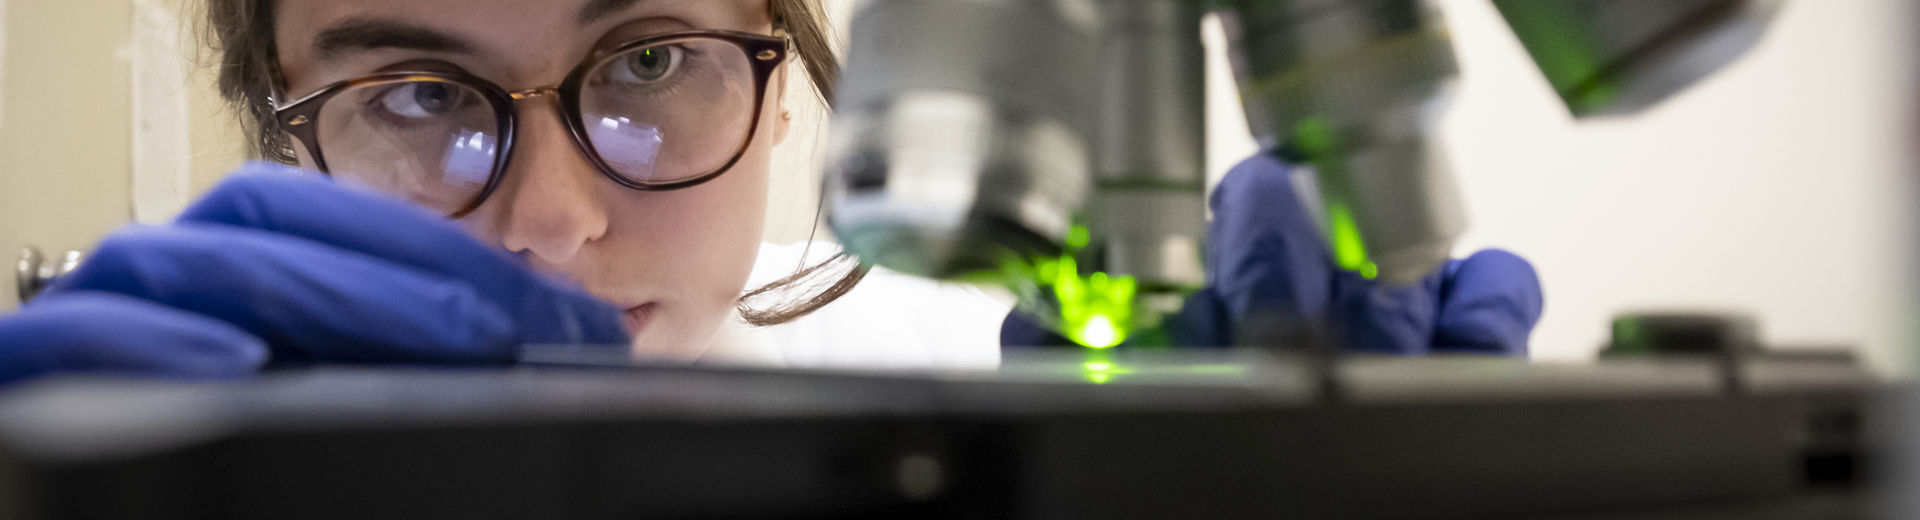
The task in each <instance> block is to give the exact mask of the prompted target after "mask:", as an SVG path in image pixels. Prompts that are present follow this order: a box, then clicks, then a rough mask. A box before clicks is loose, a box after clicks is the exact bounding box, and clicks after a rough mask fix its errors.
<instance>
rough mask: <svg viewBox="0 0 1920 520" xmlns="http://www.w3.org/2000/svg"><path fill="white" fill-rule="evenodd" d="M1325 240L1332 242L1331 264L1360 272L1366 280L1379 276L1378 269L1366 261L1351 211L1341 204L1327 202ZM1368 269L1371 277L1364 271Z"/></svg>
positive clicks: (1365, 249) (1363, 244) (1365, 252)
mask: <svg viewBox="0 0 1920 520" xmlns="http://www.w3.org/2000/svg"><path fill="white" fill-rule="evenodd" d="M1327 238H1328V240H1330V241H1331V242H1333V262H1334V263H1335V264H1339V265H1340V268H1341V269H1346V270H1348V271H1362V272H1361V275H1363V276H1366V277H1367V278H1373V275H1378V274H1379V267H1377V266H1374V265H1373V262H1369V261H1367V246H1366V244H1365V243H1362V242H1361V241H1360V226H1359V225H1357V224H1354V222H1353V210H1351V209H1348V208H1347V205H1346V204H1345V203H1343V202H1339V201H1327ZM1368 267H1372V268H1373V275H1368V274H1367V272H1366V271H1364V269H1365V268H1368Z"/></svg>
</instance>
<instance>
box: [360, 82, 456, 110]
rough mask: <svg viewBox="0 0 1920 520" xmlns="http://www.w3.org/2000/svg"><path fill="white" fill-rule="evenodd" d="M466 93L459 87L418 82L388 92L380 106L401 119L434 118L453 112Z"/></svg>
mask: <svg viewBox="0 0 1920 520" xmlns="http://www.w3.org/2000/svg"><path fill="white" fill-rule="evenodd" d="M465 95H466V92H465V91H464V90H462V89H461V88H459V87H456V86H453V85H450V84H446V83H440V82H434V81H417V82H412V83H407V84H404V85H400V86H398V87H394V88H392V89H389V90H387V92H386V93H385V94H381V95H380V106H381V108H385V109H386V110H387V112H390V113H392V114H394V115H397V116H401V117H409V118H422V117H432V116H438V115H442V114H446V113H447V112H451V111H453V109H454V107H458V106H460V103H461V102H462V101H464V96H465Z"/></svg>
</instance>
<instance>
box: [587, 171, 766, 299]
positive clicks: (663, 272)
mask: <svg viewBox="0 0 1920 520" xmlns="http://www.w3.org/2000/svg"><path fill="white" fill-rule="evenodd" d="M767 156H768V154H767V153H766V146H764V145H762V144H760V143H758V142H756V143H755V146H753V147H751V148H749V149H748V151H747V154H746V155H744V156H742V157H741V159H740V161H739V163H738V164H735V165H734V167H733V168H732V169H730V170H728V171H727V172H726V173H725V174H722V175H721V176H719V177H717V178H715V179H713V180H712V181H708V182H707V183H705V184H701V185H699V186H695V187H693V188H688V189H685V190H678V191H671V192H659V193H647V192H630V193H627V194H623V195H622V196H620V197H617V201H616V202H615V203H614V204H613V206H614V207H613V208H611V209H612V217H613V220H612V222H610V223H609V226H608V235H609V236H608V240H607V242H608V244H607V245H608V246H609V247H608V248H609V249H611V250H612V251H610V252H612V253H614V254H613V257H614V258H615V259H617V260H616V261H618V262H619V263H621V264H624V268H623V270H624V269H631V270H633V271H632V273H633V275H636V276H640V277H644V278H646V280H644V281H642V283H641V285H643V286H650V287H655V288H658V289H659V290H660V291H661V293H660V294H657V295H654V296H655V297H659V298H663V299H669V300H680V301H678V302H675V303H680V304H684V305H692V306H696V307H701V308H704V309H705V310H714V309H720V308H725V309H731V308H732V305H733V302H734V300H735V299H736V298H738V297H739V295H740V292H741V290H742V289H743V288H744V286H745V284H746V280H747V275H748V274H749V273H750V272H751V271H752V269H753V263H754V260H755V258H756V257H757V256H758V254H759V247H760V235H761V226H762V225H763V223H762V221H763V220H764V218H765V213H766V198H767V165H768V159H767Z"/></svg>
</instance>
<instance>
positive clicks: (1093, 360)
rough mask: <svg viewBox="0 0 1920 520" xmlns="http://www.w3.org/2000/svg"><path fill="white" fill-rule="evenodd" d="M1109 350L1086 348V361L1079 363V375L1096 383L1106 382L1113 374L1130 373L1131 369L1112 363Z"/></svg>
mask: <svg viewBox="0 0 1920 520" xmlns="http://www.w3.org/2000/svg"><path fill="white" fill-rule="evenodd" d="M1112 352H1113V351H1111V350H1088V351H1087V361H1086V362H1085V363H1082V364H1081V365H1080V375H1081V377H1082V378H1084V379H1086V380H1087V382H1089V383H1093V384H1096V385H1103V384H1107V383H1108V382H1111V381H1113V378H1114V377H1115V376H1122V375H1126V374H1130V373H1132V372H1133V370H1131V369H1128V368H1127V367H1124V366H1120V365H1116V364H1114V363H1113V358H1112V356H1111V353H1112Z"/></svg>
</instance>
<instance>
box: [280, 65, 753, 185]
mask: <svg viewBox="0 0 1920 520" xmlns="http://www.w3.org/2000/svg"><path fill="white" fill-rule="evenodd" d="M786 56H787V39H786V37H784V36H764V35H758V34H750V33H741V32H733V31H694V32H681V33H673V34H666V35H660V36H654V37H649V38H644V39H640V40H634V41H629V42H626V43H621V44H617V45H613V46H610V47H605V48H602V49H598V50H595V51H594V52H593V53H591V54H589V55H588V56H587V59H586V60H584V61H582V62H581V63H580V64H579V65H578V66H576V67H574V69H573V70H572V72H570V73H568V74H567V77H566V79H565V80H564V81H562V82H561V83H560V84H559V85H556V86H550V87H541V88H535V89H528V90H521V91H513V92H509V91H507V90H505V89H503V88H501V87H500V86H499V85H496V84H494V83H492V82H490V81H487V80H485V79H481V78H479V77H477V76H474V75H472V74H468V73H465V72H458V71H449V72H435V71H403V72H385V73H380V74H374V75H370V76H366V77H361V78H356V79H351V80H347V81H341V82H338V83H334V84H331V85H327V86H326V87H322V88H321V89H320V90H318V91H315V92H314V93H312V94H308V95H307V96H306V97H303V98H300V99H299V100H296V101H293V102H292V103H289V104H287V105H285V106H282V107H279V108H277V109H276V110H275V111H274V116H275V119H276V120H277V121H278V122H279V124H280V128H281V129H282V130H284V131H286V132H287V133H289V134H292V135H293V136H294V137H295V138H297V139H299V140H300V142H301V143H302V144H304V145H305V146H306V149H307V153H308V154H309V155H310V156H312V157H313V161H314V165H315V166H317V167H319V169H320V171H322V172H326V173H327V174H328V175H332V176H335V177H340V178H348V179H351V180H354V181H357V182H361V183H364V184H367V185H369V186H371V187H373V188H374V189H377V190H380V191H384V192H387V193H392V194H395V195H398V196H401V197H405V198H408V199H412V200H414V201H415V202H417V203H420V204H423V205H425V206H427V207H429V208H433V209H435V210H438V211H442V212H444V213H446V214H447V215H449V216H452V217H455V218H458V217H461V216H465V215H466V214H468V213H471V212H473V210H474V209H476V208H479V207H480V203H481V202H483V201H485V200H486V198H487V196H488V195H491V194H492V193H493V190H494V189H495V188H496V187H498V186H499V185H500V178H501V176H502V175H503V174H504V172H505V171H506V169H507V162H508V161H509V159H510V158H511V157H512V155H513V137H514V129H515V124H514V118H515V113H516V111H515V110H514V107H513V103H514V101H516V100H521V99H530V98H536V97H541V96H548V95H552V96H555V98H556V99H557V100H558V101H559V110H560V115H561V118H562V119H564V120H565V122H566V125H567V128H568V130H569V131H570V133H571V134H572V135H573V141H574V143H575V144H577V145H578V146H579V147H580V151H581V152H582V153H584V154H585V155H586V157H587V158H588V159H589V160H590V161H591V162H592V163H593V165H594V166H595V167H597V168H599V170H600V173H602V174H604V175H605V176H606V177H607V178H608V179H612V180H613V182H615V183H618V184H620V185H621V186H625V187H628V188H632V189H636V190H649V191H659V190H674V189H680V188H686V187H690V186H695V185H698V184H700V183H703V182H706V181H709V180H712V179H713V178H714V177H718V176H720V174H721V173H723V172H725V171H726V170H727V169H728V168H731V167H733V165H734V163H736V162H739V160H740V157H741V156H742V155H744V154H745V153H746V150H747V146H748V144H749V143H751V142H752V141H753V136H754V132H755V131H756V130H757V129H758V127H759V122H760V110H761V108H762V102H763V99H764V97H765V93H766V88H767V82H768V78H770V77H771V76H772V74H773V71H774V70H775V69H777V68H778V67H779V65H780V63H781V62H783V61H785V59H786Z"/></svg>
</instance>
